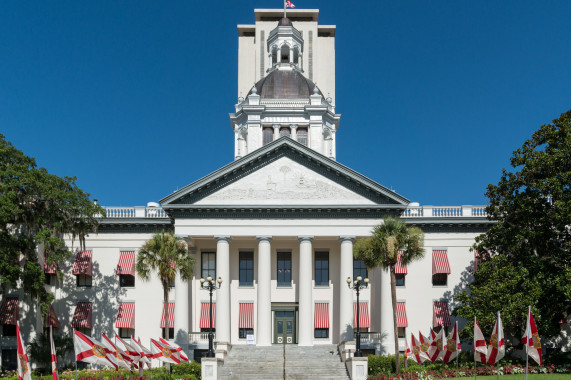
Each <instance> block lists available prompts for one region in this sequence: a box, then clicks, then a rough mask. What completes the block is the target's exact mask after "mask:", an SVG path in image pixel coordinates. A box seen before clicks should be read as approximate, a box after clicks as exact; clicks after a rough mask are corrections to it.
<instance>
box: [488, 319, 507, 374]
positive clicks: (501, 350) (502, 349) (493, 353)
mask: <svg viewBox="0 0 571 380" xmlns="http://www.w3.org/2000/svg"><path fill="white" fill-rule="evenodd" d="M505 354H506V345H505V344H504V326H503V325H502V318H501V317H500V312H499V311H498V319H496V324H495V325H494V331H492V336H491V338H490V344H489V345H488V364H491V365H494V364H496V363H497V362H499V361H500V359H501V358H503V357H504V355H505Z"/></svg>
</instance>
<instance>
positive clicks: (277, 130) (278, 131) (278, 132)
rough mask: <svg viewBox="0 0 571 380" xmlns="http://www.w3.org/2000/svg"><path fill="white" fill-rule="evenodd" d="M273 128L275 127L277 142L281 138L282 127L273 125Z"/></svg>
mask: <svg viewBox="0 0 571 380" xmlns="http://www.w3.org/2000/svg"><path fill="white" fill-rule="evenodd" d="M272 127H274V141H276V140H277V139H279V138H280V125H279V124H274V125H272Z"/></svg>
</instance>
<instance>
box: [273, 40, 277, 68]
mask: <svg viewBox="0 0 571 380" xmlns="http://www.w3.org/2000/svg"><path fill="white" fill-rule="evenodd" d="M276 63H278V47H277V46H275V45H274V46H273V47H272V66H273V65H275V64H276Z"/></svg>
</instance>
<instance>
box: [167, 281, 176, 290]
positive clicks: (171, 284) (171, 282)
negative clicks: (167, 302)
mask: <svg viewBox="0 0 571 380" xmlns="http://www.w3.org/2000/svg"><path fill="white" fill-rule="evenodd" d="M175 285H176V280H172V281H171V280H169V288H174V286H175Z"/></svg>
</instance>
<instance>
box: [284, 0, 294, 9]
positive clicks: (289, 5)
mask: <svg viewBox="0 0 571 380" xmlns="http://www.w3.org/2000/svg"><path fill="white" fill-rule="evenodd" d="M285 6H286V8H295V5H293V3H292V2H291V1H290V0H285Z"/></svg>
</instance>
